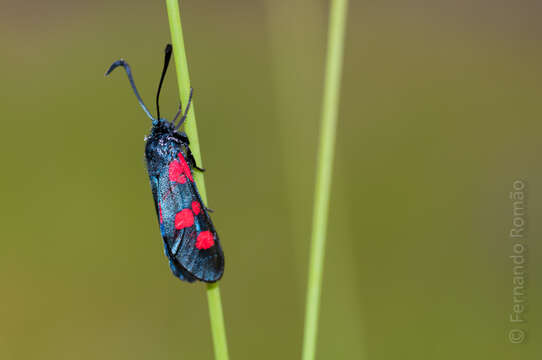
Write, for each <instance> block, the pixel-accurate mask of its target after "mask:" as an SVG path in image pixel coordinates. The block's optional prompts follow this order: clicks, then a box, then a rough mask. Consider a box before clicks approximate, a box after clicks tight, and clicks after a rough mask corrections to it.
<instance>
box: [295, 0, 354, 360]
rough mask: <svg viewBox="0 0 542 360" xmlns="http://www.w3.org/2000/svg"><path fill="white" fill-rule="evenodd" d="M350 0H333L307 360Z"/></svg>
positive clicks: (314, 330)
mask: <svg viewBox="0 0 542 360" xmlns="http://www.w3.org/2000/svg"><path fill="white" fill-rule="evenodd" d="M347 8H348V0H331V11H330V14H329V30H328V39H327V43H328V45H327V46H328V49H327V55H326V69H325V79H324V100H323V104H322V119H321V126H320V142H319V148H318V160H317V172H316V186H315V193H314V209H313V218H312V235H311V250H310V259H309V279H308V285H307V303H306V308H305V311H306V312H305V333H304V338H303V353H302V359H303V360H313V359H314V357H315V354H316V338H317V335H318V314H319V307H320V293H321V289H322V275H323V271H324V254H325V243H326V231H327V219H328V210H329V193H330V189H331V175H332V173H333V157H334V149H335V133H336V128H337V114H338V109H339V93H340V85H341V71H342V63H343V50H344V34H345V28H346V14H347Z"/></svg>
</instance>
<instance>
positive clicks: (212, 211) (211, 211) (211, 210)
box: [205, 206, 215, 213]
mask: <svg viewBox="0 0 542 360" xmlns="http://www.w3.org/2000/svg"><path fill="white" fill-rule="evenodd" d="M205 210H207V211H208V212H210V213H214V212H215V211H214V210H213V209H211V208H208V207H207V206H206V207H205Z"/></svg>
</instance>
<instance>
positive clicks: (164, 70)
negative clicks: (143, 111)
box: [156, 44, 172, 120]
mask: <svg viewBox="0 0 542 360" xmlns="http://www.w3.org/2000/svg"><path fill="white" fill-rule="evenodd" d="M171 50H172V48H171V44H167V45H166V50H165V51H166V55H165V57H164V68H163V69H162V76H160V83H159V84H158V91H157V92H156V116H157V118H158V120H160V104H159V100H160V91H161V90H162V83H163V82H164V77H165V76H166V71H167V68H168V65H169V60H170V59H171Z"/></svg>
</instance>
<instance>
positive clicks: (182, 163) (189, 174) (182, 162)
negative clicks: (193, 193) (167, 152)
mask: <svg viewBox="0 0 542 360" xmlns="http://www.w3.org/2000/svg"><path fill="white" fill-rule="evenodd" d="M179 161H180V166H181V169H182V172H183V173H184V174H185V175H186V176H187V177H188V178H189V179H190V181H192V182H194V179H193V178H192V172H191V171H190V167H189V166H188V164H187V163H186V160H185V159H184V156H183V154H182V153H181V152H179Z"/></svg>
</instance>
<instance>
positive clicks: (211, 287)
mask: <svg viewBox="0 0 542 360" xmlns="http://www.w3.org/2000/svg"><path fill="white" fill-rule="evenodd" d="M177 1H178V0H166V6H167V13H168V18H169V27H170V30H171V43H172V45H173V54H174V60H175V67H176V70H177V83H178V85H179V96H180V98H181V102H182V103H183V104H187V103H188V96H189V94H190V77H189V75H188V62H187V60H186V51H185V48H184V38H183V30H182V27H181V16H180V11H179V3H178V2H177ZM194 103H195V101H194V100H192V105H191V109H190V111H189V112H188V115H187V118H186V122H185V128H184V130H185V132H186V134H187V135H188V137H189V138H190V149H191V150H192V154H193V155H194V158H195V159H196V163H197V164H198V165H199V166H203V165H202V161H201V152H200V148H199V139H198V129H197V127H196V115H195V111H194V108H195V105H194ZM194 181H195V182H196V183H197V184H198V190H199V192H200V195H201V198H202V200H203V202H204V204H207V193H206V192H205V181H204V178H203V173H202V172H200V171H195V172H194ZM207 301H208V304H209V318H210V321H211V332H212V335H213V345H214V351H215V359H217V360H227V359H228V345H227V342H226V329H225V326H224V315H223V313H222V302H221V300H220V288H219V286H218V284H217V283H214V284H208V285H207Z"/></svg>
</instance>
